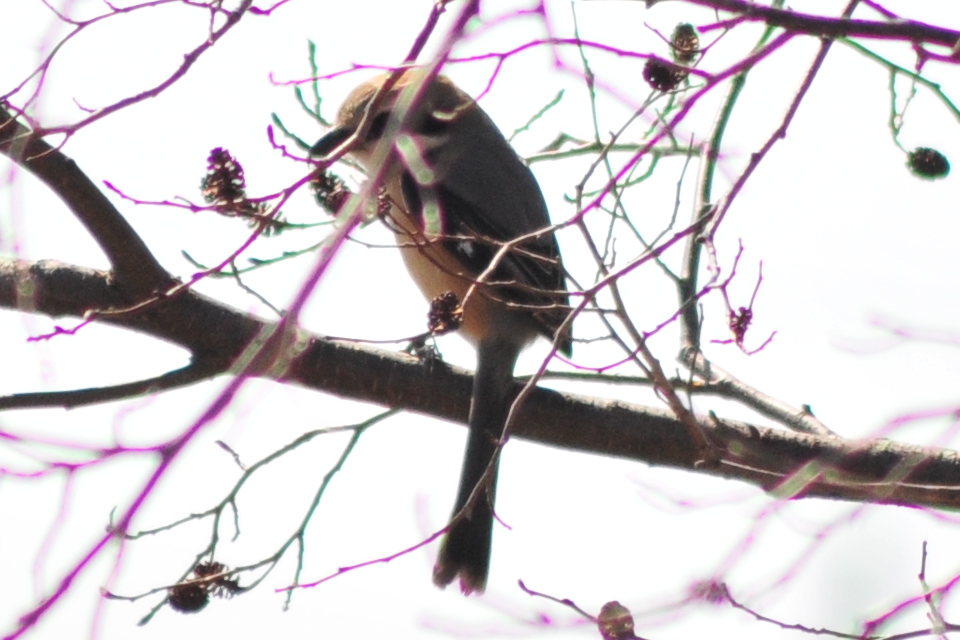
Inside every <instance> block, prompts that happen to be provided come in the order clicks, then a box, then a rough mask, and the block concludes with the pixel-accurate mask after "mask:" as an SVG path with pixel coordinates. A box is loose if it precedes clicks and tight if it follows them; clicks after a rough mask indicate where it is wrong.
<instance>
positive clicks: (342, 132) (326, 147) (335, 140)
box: [310, 128, 353, 156]
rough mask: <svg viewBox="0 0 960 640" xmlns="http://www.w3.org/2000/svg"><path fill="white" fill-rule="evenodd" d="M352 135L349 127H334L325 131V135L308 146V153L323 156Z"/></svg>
mask: <svg viewBox="0 0 960 640" xmlns="http://www.w3.org/2000/svg"><path fill="white" fill-rule="evenodd" d="M351 135H353V131H352V130H350V129H343V128H335V129H331V130H330V131H328V132H327V134H326V135H325V136H323V137H322V138H320V139H319V140H317V143H316V144H315V145H313V146H312V147H310V155H312V156H325V155H328V154H329V153H330V152H331V151H333V150H334V149H336V148H337V147H339V146H340V145H341V144H343V143H344V142H346V140H347V138H349V137H350V136H351Z"/></svg>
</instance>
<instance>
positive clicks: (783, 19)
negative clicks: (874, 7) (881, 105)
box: [686, 0, 960, 49]
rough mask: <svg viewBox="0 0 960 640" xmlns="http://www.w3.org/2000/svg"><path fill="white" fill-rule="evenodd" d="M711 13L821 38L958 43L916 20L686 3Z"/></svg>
mask: <svg viewBox="0 0 960 640" xmlns="http://www.w3.org/2000/svg"><path fill="white" fill-rule="evenodd" d="M686 1H687V2H689V3H691V4H698V5H701V6H705V7H709V8H711V9H719V10H720V11H729V12H731V13H736V14H737V15H739V16H741V17H743V18H745V19H747V20H752V21H758V22H765V23H766V24H768V25H770V26H772V27H782V28H784V29H786V30H787V31H793V32H797V33H806V34H808V35H812V36H820V37H822V38H879V39H882V40H887V41H891V40H905V41H907V42H914V43H930V44H939V45H943V46H944V47H950V48H951V49H952V48H954V47H956V46H957V43H958V42H960V31H954V30H953V29H946V28H944V27H937V26H934V25H930V24H926V23H923V22H918V21H916V20H903V19H901V20H896V21H890V22H876V21H871V20H850V19H846V18H824V17H821V16H815V15H811V14H808V13H800V12H798V11H792V10H785V9H774V8H772V7H767V6H764V5H761V4H755V3H753V2H746V1H745V0H686Z"/></svg>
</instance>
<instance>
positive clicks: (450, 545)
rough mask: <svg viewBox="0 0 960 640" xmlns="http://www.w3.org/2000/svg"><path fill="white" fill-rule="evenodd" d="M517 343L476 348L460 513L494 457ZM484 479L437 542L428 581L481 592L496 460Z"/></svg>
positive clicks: (487, 555) (489, 343)
mask: <svg viewBox="0 0 960 640" xmlns="http://www.w3.org/2000/svg"><path fill="white" fill-rule="evenodd" d="M520 349H521V345H517V344H515V343H513V342H512V341H503V340H487V341H484V342H481V343H480V346H479V348H478V350H477V373H476V375H475V377H474V380H473V399H472V400H471V402H470V419H469V427H470V435H469V436H468V438H467V451H466V454H465V455H464V458H463V467H462V469H461V471H460V489H459V490H458V492H457V502H456V504H455V506H454V508H453V515H454V517H455V516H456V515H457V514H458V513H460V511H461V510H462V509H463V508H464V505H466V504H467V502H468V501H469V499H470V496H471V494H473V492H474V489H475V488H476V487H477V485H478V483H480V481H481V479H482V478H483V476H484V474H485V473H486V471H487V468H488V467H489V466H490V464H491V462H493V461H494V458H496V457H497V445H498V443H499V442H500V438H501V437H502V436H503V428H504V424H505V423H506V420H507V414H508V413H509V411H510V404H511V402H512V401H513V398H512V396H511V394H510V389H511V386H512V384H511V383H512V382H513V366H514V364H516V361H517V356H518V355H519V354H520ZM493 464H494V468H493V470H492V471H493V473H492V475H491V476H490V481H489V483H487V484H486V486H485V487H483V488H482V490H481V493H480V494H479V495H478V496H477V498H476V499H475V500H474V501H473V504H472V506H471V508H470V509H469V510H468V511H467V512H466V513H464V514H463V516H462V517H461V518H460V519H459V520H457V521H455V522H454V523H453V524H452V525H451V527H450V530H449V531H448V532H447V535H446V537H445V538H444V541H443V544H442V545H441V546H440V554H439V556H438V557H437V563H436V565H434V567H433V582H434V584H436V585H437V586H438V587H445V586H447V585H448V584H450V583H451V582H453V579H454V578H456V577H457V576H458V575H459V576H460V590H461V591H463V593H464V594H470V593H472V592H474V591H476V592H478V593H482V592H483V590H484V588H485V587H486V586H487V573H488V572H489V570H490V538H491V536H492V534H493V505H494V498H495V496H496V492H497V469H496V464H497V462H493Z"/></svg>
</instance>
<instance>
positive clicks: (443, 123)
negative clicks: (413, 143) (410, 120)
mask: <svg viewBox="0 0 960 640" xmlns="http://www.w3.org/2000/svg"><path fill="white" fill-rule="evenodd" d="M449 128H450V120H449V119H448V118H437V117H435V116H434V114H430V115H428V116H427V117H426V118H424V119H423V122H421V123H420V126H419V127H418V129H419V130H418V132H417V133H422V134H424V135H428V136H438V135H441V134H444V133H446V132H447V129H449Z"/></svg>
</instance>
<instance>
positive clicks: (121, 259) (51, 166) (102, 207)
mask: <svg viewBox="0 0 960 640" xmlns="http://www.w3.org/2000/svg"><path fill="white" fill-rule="evenodd" d="M0 153H2V154H3V155H5V156H7V157H9V158H10V159H11V160H13V161H14V162H16V163H17V164H19V165H20V166H21V167H23V168H25V169H27V170H28V171H30V172H31V173H32V174H33V175H35V176H36V177H37V178H39V179H40V180H41V181H42V182H43V183H44V184H46V185H47V186H48V187H50V189H51V190H52V191H53V192H54V193H55V194H57V195H58V196H59V197H60V198H61V199H62V200H63V201H64V203H66V205H67V206H68V207H70V210H71V211H72V212H73V214H74V215H75V216H77V219H78V220H79V221H80V222H81V223H82V224H83V226H85V227H86V228H87V231H89V232H90V235H91V236H93V239H94V240H96V242H97V244H99V245H100V248H101V249H103V252H104V253H105V254H106V256H107V259H108V260H109V261H110V264H111V266H112V267H113V271H114V274H115V277H116V279H117V281H118V282H119V283H122V284H123V287H124V290H125V291H127V292H129V293H130V294H132V298H131V299H129V300H126V301H125V302H124V303H123V306H127V305H129V304H130V303H131V302H133V301H134V300H140V299H142V298H143V297H145V296H147V295H149V294H151V293H153V292H155V291H158V290H160V289H162V288H163V287H165V286H166V285H168V284H169V283H170V282H171V278H170V276H169V274H167V272H166V271H165V270H164V269H163V267H161V266H160V263H159V262H157V260H156V258H154V257H153V254H152V253H150V250H149V249H148V248H147V245H146V244H145V243H144V242H143V240H142V239H141V238H140V236H139V235H137V232H136V231H134V230H133V227H131V226H130V223H128V222H127V221H126V219H124V217H123V216H122V215H121V214H120V212H119V211H117V209H116V208H115V207H114V206H113V204H111V202H110V201H109V200H108V199H107V197H106V196H105V195H104V194H103V192H102V191H101V190H100V189H99V188H98V187H97V185H95V184H94V183H93V181H92V180H90V178H88V177H87V175H86V174H85V173H84V172H83V171H81V170H80V168H79V167H78V166H77V163H76V162H74V161H73V160H72V159H70V158H68V157H67V156H66V155H64V154H63V153H62V152H61V151H60V150H58V149H54V148H53V147H51V146H50V145H49V144H47V142H45V141H44V140H42V139H40V138H38V137H36V136H35V135H33V132H31V131H30V130H29V129H27V128H26V127H24V126H23V125H21V124H20V123H19V122H17V121H16V119H15V118H14V117H13V115H12V114H11V113H10V112H9V111H7V110H6V109H4V108H3V107H2V105H0Z"/></svg>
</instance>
